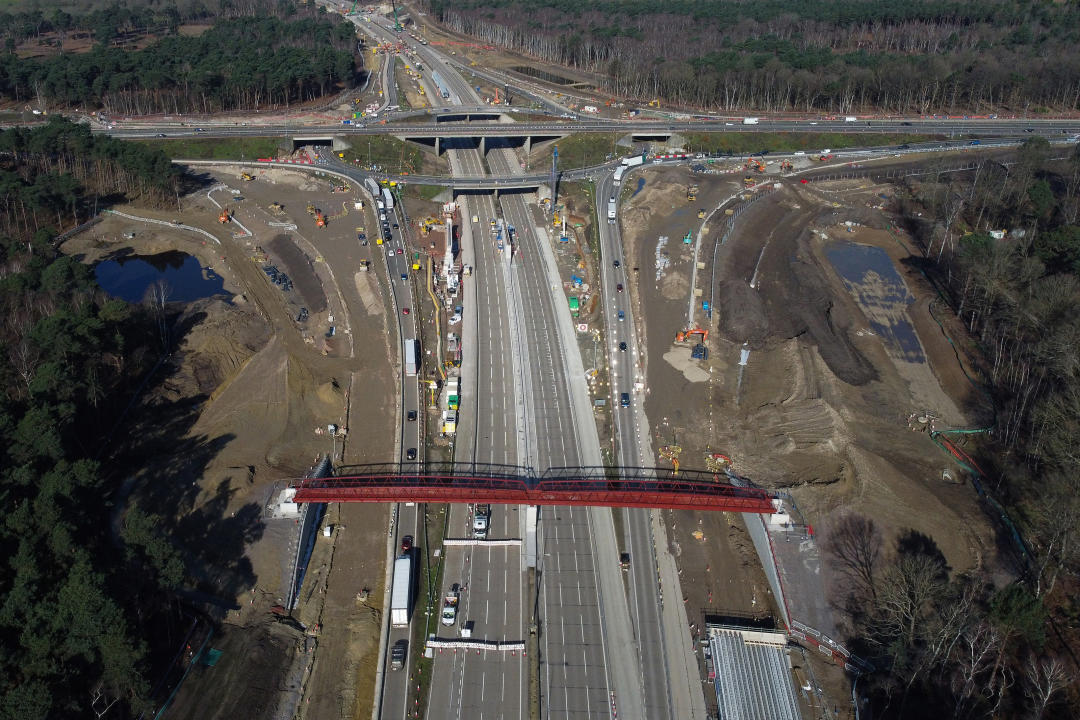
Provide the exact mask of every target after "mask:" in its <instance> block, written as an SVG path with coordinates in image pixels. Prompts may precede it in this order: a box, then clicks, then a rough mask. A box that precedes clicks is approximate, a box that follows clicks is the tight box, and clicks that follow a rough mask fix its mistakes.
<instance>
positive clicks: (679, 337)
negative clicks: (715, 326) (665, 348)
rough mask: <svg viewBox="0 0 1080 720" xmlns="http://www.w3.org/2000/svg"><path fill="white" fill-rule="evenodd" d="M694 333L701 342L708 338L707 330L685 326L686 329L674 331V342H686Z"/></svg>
mask: <svg viewBox="0 0 1080 720" xmlns="http://www.w3.org/2000/svg"><path fill="white" fill-rule="evenodd" d="M694 335H700V336H701V342H706V341H707V340H708V339H709V331H708V330H706V329H704V328H701V327H694V328H687V329H686V330H680V331H679V332H677V333H675V342H687V341H688V340H690V338H691V337H693V336H694Z"/></svg>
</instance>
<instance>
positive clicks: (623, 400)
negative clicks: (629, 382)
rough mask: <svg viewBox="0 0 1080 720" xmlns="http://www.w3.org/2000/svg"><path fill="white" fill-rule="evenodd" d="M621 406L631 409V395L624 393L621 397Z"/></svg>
mask: <svg viewBox="0 0 1080 720" xmlns="http://www.w3.org/2000/svg"><path fill="white" fill-rule="evenodd" d="M619 405H620V406H622V407H630V393H622V394H620V395H619Z"/></svg>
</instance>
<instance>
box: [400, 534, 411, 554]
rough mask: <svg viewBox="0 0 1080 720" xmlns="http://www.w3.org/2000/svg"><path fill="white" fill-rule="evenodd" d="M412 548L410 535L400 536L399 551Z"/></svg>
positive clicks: (404, 551) (406, 550) (407, 550)
mask: <svg viewBox="0 0 1080 720" xmlns="http://www.w3.org/2000/svg"><path fill="white" fill-rule="evenodd" d="M410 550H412V535H406V536H405V537H403V538H401V552H403V553H407V552H409V551H410Z"/></svg>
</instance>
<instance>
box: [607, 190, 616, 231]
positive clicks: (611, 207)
mask: <svg viewBox="0 0 1080 720" xmlns="http://www.w3.org/2000/svg"><path fill="white" fill-rule="evenodd" d="M607 221H608V222H609V223H611V224H614V223H615V198H614V196H613V197H612V198H611V199H610V200H608V204H607Z"/></svg>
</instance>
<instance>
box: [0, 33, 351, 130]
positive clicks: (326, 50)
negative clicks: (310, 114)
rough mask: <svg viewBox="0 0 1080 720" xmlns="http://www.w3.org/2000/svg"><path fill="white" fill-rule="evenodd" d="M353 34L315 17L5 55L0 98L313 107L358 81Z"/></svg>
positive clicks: (197, 109)
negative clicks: (129, 47) (49, 53)
mask: <svg viewBox="0 0 1080 720" xmlns="http://www.w3.org/2000/svg"><path fill="white" fill-rule="evenodd" d="M355 42H356V41H355V29H354V28H353V25H352V24H351V23H349V22H346V21H341V22H331V21H330V20H327V19H325V18H319V17H316V16H315V15H312V16H311V17H308V18H304V19H297V20H280V19H277V18H274V17H256V18H233V19H227V20H219V21H218V22H217V23H215V24H214V26H213V27H212V28H210V29H209V30H208V31H206V32H205V33H202V34H201V35H199V36H197V37H191V36H187V35H177V34H173V35H169V36H167V37H164V38H162V39H160V40H157V41H156V42H154V43H153V44H151V45H150V46H148V47H146V48H145V49H142V50H134V51H126V50H122V49H119V48H113V47H108V46H107V44H104V43H100V42H99V44H98V45H97V46H96V47H95V48H94V49H93V50H91V51H90V52H88V53H83V54H62V55H56V56H53V57H49V58H44V59H20V58H19V57H18V56H17V55H15V54H14V53H13V52H6V53H4V54H2V55H0V95H2V96H4V97H6V98H9V99H13V100H16V101H19V102H26V101H27V100H30V99H38V98H40V99H41V100H43V101H45V102H48V103H50V104H53V105H62V106H76V107H96V108H102V109H104V110H105V111H107V112H111V113H117V114H135V115H142V114H152V113H193V112H194V113H212V112H220V111H225V110H256V109H261V108H266V107H273V106H276V105H286V104H288V103H298V102H305V101H309V100H313V99H316V98H319V97H322V96H323V95H325V94H327V93H329V92H331V91H333V90H334V88H335V87H337V86H339V85H342V84H351V83H352V81H353V77H354V74H355V70H354V52H355Z"/></svg>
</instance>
